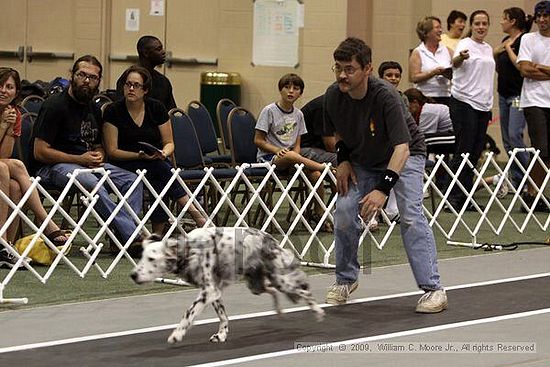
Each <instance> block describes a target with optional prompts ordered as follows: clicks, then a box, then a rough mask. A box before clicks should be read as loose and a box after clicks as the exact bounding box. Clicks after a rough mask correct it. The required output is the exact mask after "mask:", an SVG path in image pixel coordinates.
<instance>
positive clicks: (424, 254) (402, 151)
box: [324, 38, 447, 313]
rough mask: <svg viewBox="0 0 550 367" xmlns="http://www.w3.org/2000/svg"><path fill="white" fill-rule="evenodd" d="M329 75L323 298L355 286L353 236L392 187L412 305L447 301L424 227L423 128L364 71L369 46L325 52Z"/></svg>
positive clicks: (427, 308) (348, 44) (346, 45)
mask: <svg viewBox="0 0 550 367" xmlns="http://www.w3.org/2000/svg"><path fill="white" fill-rule="evenodd" d="M333 56H334V61H335V64H334V66H333V68H332V70H333V71H334V73H335V76H336V83H334V84H332V85H331V86H330V87H329V88H328V89H327V91H326V93H325V106H324V107H325V108H324V110H325V130H326V131H327V132H329V133H334V136H335V138H336V149H337V150H336V155H337V161H338V169H337V174H336V176H337V187H338V199H337V202H336V211H335V213H334V244H335V252H336V281H335V283H334V284H333V285H332V286H331V287H330V288H329V290H328V293H327V297H326V302H327V303H331V304H344V303H346V302H347V301H348V299H349V297H350V294H351V292H353V291H354V290H355V289H356V288H357V286H358V276H359V270H360V264H359V261H358V254H357V251H358V248H359V238H360V235H361V231H362V225H361V221H360V218H359V215H360V216H361V218H362V219H363V220H364V222H365V223H368V222H369V221H370V220H371V218H372V217H373V216H374V215H376V214H377V212H378V211H380V210H381V208H382V207H383V205H384V202H385V201H386V198H387V197H388V195H389V193H390V191H391V190H392V188H393V190H394V192H395V196H396V198H397V206H398V208H399V213H400V214H401V222H400V226H401V237H402V239H403V244H404V247H405V250H406V252H407V256H408V258H409V263H410V265H411V269H412V271H413V274H414V277H415V280H416V283H417V285H418V287H419V288H420V289H422V290H424V292H425V294H424V295H423V296H422V297H421V298H420V300H419V301H418V303H417V305H416V312H421V313H436V312H441V311H443V310H445V309H446V308H447V295H446V293H445V290H444V289H443V287H442V285H441V283H440V280H439V272H438V269H437V251H436V247H435V240H434V236H433V232H432V229H431V228H430V226H429V224H428V220H427V219H426V217H425V216H424V213H423V207H422V194H423V192H422V187H423V182H422V179H423V173H424V164H425V161H426V146H425V144H424V136H423V135H422V134H421V133H420V132H419V131H418V128H417V125H416V122H415V121H414V119H413V118H412V116H411V114H410V113H409V111H408V109H407V107H406V106H405V104H404V102H403V100H402V99H401V97H400V96H399V93H397V90H396V89H395V88H394V87H393V86H392V85H390V84H388V83H386V82H385V81H382V80H380V79H378V78H376V77H373V76H371V73H372V65H371V49H370V47H369V46H367V45H366V44H365V42H363V41H362V40H360V39H358V38H348V39H346V40H345V41H343V42H342V43H340V45H339V46H338V48H337V49H336V50H335V51H334V53H333Z"/></svg>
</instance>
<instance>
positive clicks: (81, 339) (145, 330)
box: [0, 273, 550, 358]
mask: <svg viewBox="0 0 550 367" xmlns="http://www.w3.org/2000/svg"><path fill="white" fill-rule="evenodd" d="M548 276H550V273H539V274H532V275H524V276H519V277H513V278H505V279H495V280H489V281H483V282H477V283H469V284H459V285H454V286H450V287H447V288H446V289H447V290H453V289H463V288H473V287H481V286H486V285H492V284H501V283H508V282H516V281H521V280H528V279H536V278H542V277H548ZM421 293H422V292H421V291H414V292H405V293H396V294H390V295H385V296H377V297H367V298H360V299H354V300H350V301H349V302H348V304H354V303H365V302H374V301H379V300H385V299H392V298H400V297H407V296H412V295H416V294H421ZM320 306H321V307H323V308H327V307H334V306H333V305H329V304H321V305H320ZM308 309H309V307H307V306H302V307H293V308H287V309H284V310H283V313H292V312H299V311H305V310H308ZM275 314H276V312H275V311H263V312H254V313H247V314H242V315H235V316H230V317H229V320H232V321H233V320H244V319H251V318H255V317H265V316H272V315H275ZM510 316H513V315H510ZM215 322H219V319H218V318H209V319H204V320H198V321H196V322H194V325H204V324H211V323H215ZM467 322H470V321H467ZM459 324H462V323H459ZM451 325H454V324H451ZM176 326H177V324H169V325H159V326H152V327H148V328H140V329H133V330H124V331H117V332H112V333H103V334H95V335H87V336H81V337H74V338H67V339H59V340H51V341H46V342H39V343H31V344H22V345H14V346H11V347H4V348H0V354H2V353H9V352H17V351H22V350H29V349H37V348H46V347H52V346H56V345H63V344H72V343H80V342H86V341H91V340H99V339H108V338H116V337H121V336H127V335H135V334H144V333H151V332H155V331H162V330H168V329H173V328H175V327H176ZM456 327H458V326H456ZM427 329H430V328H427ZM420 330H423V329H420ZM388 335H391V334H388ZM371 338H372V337H371ZM350 343H351V342H350ZM267 358H269V357H267Z"/></svg>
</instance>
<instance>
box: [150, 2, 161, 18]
mask: <svg viewBox="0 0 550 367" xmlns="http://www.w3.org/2000/svg"><path fill="white" fill-rule="evenodd" d="M149 15H152V16H157V17H162V16H163V15H164V0H151V11H150V12H149Z"/></svg>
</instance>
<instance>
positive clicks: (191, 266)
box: [130, 227, 324, 343]
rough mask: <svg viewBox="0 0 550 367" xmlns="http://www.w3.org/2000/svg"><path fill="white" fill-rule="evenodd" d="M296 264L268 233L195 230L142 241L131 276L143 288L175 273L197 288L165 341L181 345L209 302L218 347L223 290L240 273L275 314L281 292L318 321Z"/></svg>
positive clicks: (224, 326)
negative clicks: (266, 299) (215, 320)
mask: <svg viewBox="0 0 550 367" xmlns="http://www.w3.org/2000/svg"><path fill="white" fill-rule="evenodd" d="M299 266H300V264H299V262H298V261H297V260H296V258H295V257H294V255H293V254H292V252H291V251H289V250H287V249H283V248H281V247H280V246H279V243H278V242H277V240H276V239H275V238H273V237H272V236H271V235H269V234H268V233H265V232H262V231H260V230H257V229H253V228H230V227H226V228H199V229H195V230H193V231H192V232H190V233H188V234H187V235H182V236H180V237H178V238H177V239H174V238H169V239H167V240H165V241H162V240H161V238H160V237H159V236H155V235H153V236H151V237H149V238H148V239H146V240H144V242H143V255H142V258H141V260H140V261H139V262H138V264H137V266H136V267H135V269H134V270H133V271H132V273H131V275H130V276H131V278H132V279H133V280H134V281H135V282H136V283H137V284H142V283H146V282H152V281H154V280H155V279H156V278H160V277H163V276H166V275H169V274H175V275H176V276H178V277H179V278H181V279H183V280H185V281H187V282H189V283H191V284H194V285H196V286H197V287H199V289H200V292H199V295H198V297H197V299H196V300H195V301H194V302H193V304H192V305H191V306H190V307H189V308H188V309H187V311H186V312H185V314H184V315H183V318H182V320H181V322H180V323H179V325H178V326H177V327H176V329H175V330H174V331H173V332H172V334H171V335H170V336H169V337H168V342H169V343H175V342H180V341H181V340H182V339H183V337H184V335H185V334H186V333H187V331H188V330H189V328H190V327H191V325H192V324H193V320H194V319H195V317H197V316H198V315H199V314H200V313H201V312H202V311H203V309H204V308H205V307H206V306H207V305H208V304H212V306H213V307H214V310H215V311H216V313H217V314H218V317H219V319H220V325H219V329H218V332H217V333H216V334H214V335H212V337H210V341H211V342H214V343H222V342H225V340H226V339H227V334H228V331H229V328H228V318H227V314H226V313H225V307H224V305H223V301H222V291H223V289H224V288H225V287H227V286H228V285H230V284H231V283H232V282H234V281H235V280H236V279H238V277H239V276H240V275H243V276H244V278H245V280H246V283H247V285H248V288H249V289H250V290H251V292H252V293H253V294H261V293H269V294H271V295H272V296H273V301H274V304H275V309H276V310H277V312H278V313H281V309H280V307H279V302H278V299H277V291H280V292H282V293H284V294H286V296H287V297H288V298H289V299H290V300H291V301H293V302H294V303H296V302H298V301H299V300H300V299H304V300H305V301H306V302H307V304H308V305H309V307H310V308H311V309H312V310H313V311H314V312H315V315H316V318H317V320H318V321H322V320H323V317H324V311H323V310H322V309H321V308H320V307H319V305H317V303H316V302H315V300H314V299H313V296H312V294H311V292H310V290H309V283H308V281H307V277H306V274H305V273H304V272H303V271H302V270H300V268H299Z"/></svg>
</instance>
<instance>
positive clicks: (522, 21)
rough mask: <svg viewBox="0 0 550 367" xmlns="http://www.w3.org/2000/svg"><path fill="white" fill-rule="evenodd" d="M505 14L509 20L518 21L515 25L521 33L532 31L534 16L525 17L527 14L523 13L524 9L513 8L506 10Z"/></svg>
mask: <svg viewBox="0 0 550 367" xmlns="http://www.w3.org/2000/svg"><path fill="white" fill-rule="evenodd" d="M503 13H504V14H506V16H507V17H508V19H510V20H515V21H516V23H515V24H514V25H515V27H516V28H518V29H519V30H520V31H522V32H529V31H530V30H531V26H532V25H533V20H534V19H533V16H532V15H525V12H524V11H523V9H521V8H518V7H512V8H508V9H504V11H503Z"/></svg>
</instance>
